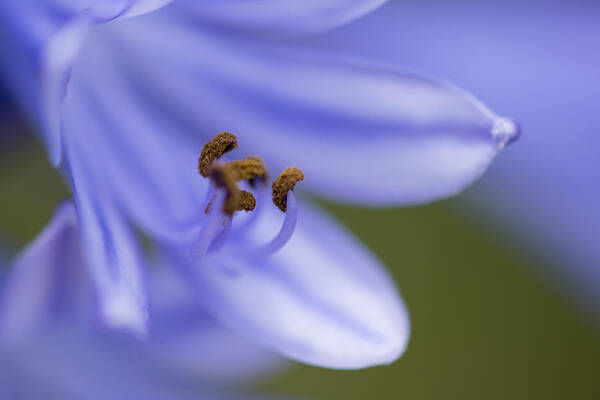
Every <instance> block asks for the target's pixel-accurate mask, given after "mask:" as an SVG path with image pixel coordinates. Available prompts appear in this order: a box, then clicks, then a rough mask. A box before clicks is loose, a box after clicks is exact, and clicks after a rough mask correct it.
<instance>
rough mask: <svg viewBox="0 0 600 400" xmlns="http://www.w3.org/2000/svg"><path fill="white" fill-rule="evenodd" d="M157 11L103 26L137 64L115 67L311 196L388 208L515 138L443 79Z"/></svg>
mask: <svg viewBox="0 0 600 400" xmlns="http://www.w3.org/2000/svg"><path fill="white" fill-rule="evenodd" d="M165 15H166V16H168V15H169V14H168V13H165V14H161V15H158V16H156V18H153V17H149V18H144V19H143V21H142V20H138V21H132V23H128V24H126V25H125V24H122V25H121V26H119V27H116V28H115V29H114V30H113V32H112V33H113V36H112V39H113V40H114V41H115V42H116V43H119V45H117V44H116V43H114V44H113V48H115V49H116V48H118V47H119V48H120V49H121V50H122V51H123V53H122V56H121V57H126V56H127V55H129V56H130V57H131V59H132V60H133V59H134V58H135V59H136V60H137V61H139V62H138V63H134V65H135V66H133V65H131V64H130V65H129V67H127V66H126V65H125V64H123V65H122V73H123V74H124V75H126V76H127V75H128V76H129V77H130V78H129V79H130V80H131V79H136V77H137V79H138V80H139V79H140V78H139V77H140V76H142V77H143V79H147V80H148V86H149V87H151V89H149V97H152V96H153V97H159V96H160V97H166V98H168V99H169V106H170V108H172V111H170V113H171V114H172V115H173V117H175V118H179V120H183V121H186V123H188V124H189V123H192V124H194V125H196V126H203V127H205V128H204V131H206V130H208V131H210V132H218V131H221V130H224V129H226V130H230V131H233V132H236V133H237V134H238V135H239V136H240V140H243V141H244V143H245V146H246V147H248V148H249V149H250V150H251V151H252V152H253V153H255V154H260V155H261V156H262V157H263V158H265V159H266V161H267V162H268V164H269V165H270V166H271V167H272V168H274V169H275V170H277V169H281V168H284V167H286V166H289V165H296V166H298V167H300V168H302V169H303V170H304V171H305V173H306V176H307V180H306V185H304V186H305V187H307V188H309V189H310V190H312V191H314V192H316V193H318V194H321V195H324V196H328V197H331V198H335V199H339V200H344V201H348V202H359V203H370V204H390V205H391V204H411V203H418V202H423V201H429V200H433V199H436V198H439V197H444V196H448V195H451V194H454V193H456V192H458V191H459V190H461V189H463V188H464V187H465V186H466V185H468V184H469V183H471V182H472V181H473V180H474V179H476V178H477V177H479V176H480V175H481V174H482V173H483V172H484V171H485V169H486V168H487V166H488V165H489V164H490V162H491V160H492V159H493V158H494V156H495V155H496V154H497V153H498V151H499V150H500V149H502V148H503V147H504V146H505V145H506V144H507V143H509V142H511V141H512V140H514V139H515V138H516V137H517V136H518V133H519V131H518V127H517V126H516V125H515V124H514V123H513V122H511V121H509V120H507V119H503V118H500V117H498V116H496V115H495V114H493V113H492V112H491V111H489V110H488V109H486V108H485V107H484V106H483V105H482V104H481V103H479V102H478V101H477V100H475V99H474V98H473V97H472V96H471V95H469V94H466V93H465V92H463V91H461V90H459V89H457V88H456V87H454V86H452V85H449V84H445V83H440V82H437V81H434V80H431V79H429V78H425V77H422V76H419V75H417V74H415V73H413V72H408V71H404V70H399V69H395V68H390V67H386V66H381V65H372V64H369V63H365V62H361V61H356V60H348V59H345V58H341V57H338V56H334V55H327V54H324V53H318V52H313V51H307V50H303V49H300V48H294V47H292V46H282V45H277V44H272V43H267V42H258V41H252V40H251V39H247V38H246V39H245V38H241V37H237V36H229V37H226V36H224V34H223V33H218V34H216V33H215V32H211V31H203V32H201V33H200V32H198V30H197V29H196V28H194V27H191V26H189V25H185V24H181V23H179V24H174V23H173V22H171V23H170V22H169V21H170V19H168V18H166V17H165ZM159 24H160V34H157V33H156V32H157V31H158V25H159ZM142 37H143V38H144V40H143V41H141V40H138V39H139V38H142ZM145 43H151V44H152V49H149V48H148V45H147V44H145ZM132 54H135V56H132ZM196 54H198V55H200V54H201V56H196ZM158 57H160V59H159V58H158ZM128 69H129V71H128ZM150 82H151V83H150ZM199 109H201V110H202V112H198V110H199ZM202 139H204V138H202Z"/></svg>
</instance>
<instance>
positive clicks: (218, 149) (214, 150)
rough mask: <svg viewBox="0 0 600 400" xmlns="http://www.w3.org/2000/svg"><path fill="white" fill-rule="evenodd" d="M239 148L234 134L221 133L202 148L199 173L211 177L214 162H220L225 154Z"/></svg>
mask: <svg viewBox="0 0 600 400" xmlns="http://www.w3.org/2000/svg"><path fill="white" fill-rule="evenodd" d="M237 146H238V143H237V137H236V136H235V135H234V134H233V133H229V132H221V133H219V134H218V135H217V136H215V137H214V138H212V139H211V141H210V142H207V143H206V144H205V145H204V146H203V147H202V152H201V153H200V158H199V159H198V172H200V175H202V176H203V177H205V178H206V177H208V176H209V175H210V169H211V166H212V163H213V161H215V160H218V159H219V158H220V157H221V156H222V155H223V154H225V153H227V152H229V151H231V150H233V149H235V148H236V147H237Z"/></svg>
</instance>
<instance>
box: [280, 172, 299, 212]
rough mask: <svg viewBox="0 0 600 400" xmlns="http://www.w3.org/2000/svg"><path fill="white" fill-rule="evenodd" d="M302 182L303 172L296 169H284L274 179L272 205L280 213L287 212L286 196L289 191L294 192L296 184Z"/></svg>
mask: <svg viewBox="0 0 600 400" xmlns="http://www.w3.org/2000/svg"><path fill="white" fill-rule="evenodd" d="M302 180H304V172H302V171H301V170H299V169H298V168H296V167H291V168H286V169H284V170H283V172H282V173H281V174H279V176H278V177H277V179H275V181H274V182H273V186H272V191H273V204H275V205H276V206H277V207H278V208H279V209H280V210H281V211H283V212H286V210H287V194H288V192H289V191H290V190H294V186H296V183H298V182H300V181H302Z"/></svg>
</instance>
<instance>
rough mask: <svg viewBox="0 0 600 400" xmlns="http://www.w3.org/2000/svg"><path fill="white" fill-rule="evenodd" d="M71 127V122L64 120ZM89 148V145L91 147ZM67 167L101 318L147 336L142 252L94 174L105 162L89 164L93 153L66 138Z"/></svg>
mask: <svg viewBox="0 0 600 400" xmlns="http://www.w3.org/2000/svg"><path fill="white" fill-rule="evenodd" d="M64 123H65V124H67V125H68V123H69V120H68V119H65V121H64ZM90 150H91V149H90ZM65 153H66V154H67V156H66V157H67V159H68V167H69V171H70V174H71V179H72V181H76V182H77V185H76V186H75V185H73V186H74V197H75V204H76V206H77V214H78V217H79V226H80V230H81V235H82V243H83V248H84V257H85V261H86V265H87V267H88V270H89V273H90V276H91V279H92V282H93V284H94V286H95V289H96V295H97V300H98V306H99V318H100V319H101V321H102V323H104V324H106V325H107V326H110V327H114V328H125V329H129V330H131V331H133V332H135V333H138V334H144V333H145V331H146V329H147V326H146V324H147V317H148V315H147V314H148V305H147V298H146V288H145V282H144V279H145V276H144V256H143V254H142V253H141V249H140V248H139V244H138V243H137V240H136V238H135V236H134V234H133V232H131V228H130V227H129V226H128V225H127V223H126V221H125V220H124V218H123V217H122V215H120V214H119V212H118V211H117V209H116V207H114V204H112V203H111V201H110V198H108V197H107V196H106V195H105V193H104V192H103V191H102V190H101V188H95V187H94V184H95V180H94V175H93V174H94V173H97V172H98V171H97V168H100V167H102V164H101V163H97V162H96V163H93V162H92V163H90V162H89V160H90V158H89V157H95V156H96V154H90V153H89V152H86V151H85V149H81V148H77V147H76V143H75V142H72V141H66V143H65Z"/></svg>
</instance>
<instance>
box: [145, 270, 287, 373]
mask: <svg viewBox="0 0 600 400" xmlns="http://www.w3.org/2000/svg"><path fill="white" fill-rule="evenodd" d="M157 264H158V265H155V266H154V268H153V269H152V273H151V274H150V293H151V294H152V296H153V297H152V310H153V313H152V331H151V335H150V337H149V340H148V341H146V342H143V343H141V345H142V347H141V349H142V350H143V351H144V352H145V353H146V354H147V357H148V360H149V362H150V363H154V364H156V365H159V366H160V367H161V368H162V369H166V370H167V371H168V372H169V373H171V374H177V375H180V376H187V377H193V378H194V379H197V380H200V381H202V382H211V383H212V384H213V385H214V384H216V383H229V384H231V381H232V380H236V381H239V380H248V379H252V378H257V377H259V376H264V375H266V374H268V373H270V372H273V371H275V370H277V369H280V368H282V367H284V366H285V365H286V363H285V361H284V359H283V358H282V357H281V356H279V355H277V354H274V353H273V352H271V351H268V350H266V349H264V348H262V347H260V346H257V345H256V344H254V342H252V341H249V340H247V339H245V338H243V337H240V336H239V335H235V334H234V333H233V332H231V331H230V330H229V329H227V328H225V327H223V326H222V325H221V324H219V323H217V322H215V321H214V319H213V318H212V317H210V316H209V315H208V313H207V311H206V310H205V309H204V308H202V307H201V305H200V304H198V302H197V301H196V298H195V295H194V293H193V292H192V291H191V290H190V288H189V286H188V285H186V284H185V283H184V282H182V281H181V280H180V279H179V277H178V276H177V274H176V273H175V271H174V270H173V269H172V268H170V266H168V265H165V263H164V262H163V261H162V260H160V259H159V260H158V261H157Z"/></svg>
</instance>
